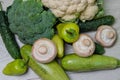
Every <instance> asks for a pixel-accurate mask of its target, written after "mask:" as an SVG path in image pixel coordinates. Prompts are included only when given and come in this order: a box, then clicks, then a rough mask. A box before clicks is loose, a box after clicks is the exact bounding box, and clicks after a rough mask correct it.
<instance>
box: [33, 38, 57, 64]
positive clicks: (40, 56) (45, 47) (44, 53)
mask: <svg viewBox="0 0 120 80" xmlns="http://www.w3.org/2000/svg"><path fill="white" fill-rule="evenodd" d="M56 55H57V49H56V46H55V44H54V43H53V42H52V41H51V40H49V39H47V38H41V39H39V40H37V41H36V42H35V43H34V44H33V47H32V56H33V57H34V58H35V59H36V60H38V61H39V62H41V63H48V62H51V61H52V60H53V59H54V58H55V57H56Z"/></svg>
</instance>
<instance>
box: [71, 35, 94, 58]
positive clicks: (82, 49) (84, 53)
mask: <svg viewBox="0 0 120 80" xmlns="http://www.w3.org/2000/svg"><path fill="white" fill-rule="evenodd" d="M73 49H74V51H75V53H76V54H77V55H79V56H81V57H88V56H90V55H92V54H93V53H94V51H95V43H94V42H93V40H92V39H91V38H90V36H88V35H87V34H81V35H80V37H79V39H78V40H77V41H76V42H74V43H73Z"/></svg>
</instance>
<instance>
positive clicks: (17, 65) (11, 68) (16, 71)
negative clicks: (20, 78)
mask: <svg viewBox="0 0 120 80" xmlns="http://www.w3.org/2000/svg"><path fill="white" fill-rule="evenodd" d="M27 69H28V67H27V64H26V62H25V61H24V60H23V59H15V60H14V61H12V62H10V63H8V64H7V65H6V67H5V68H4V69H3V74H5V75H10V76H15V75H22V74H24V73H25V72H26V71H27Z"/></svg>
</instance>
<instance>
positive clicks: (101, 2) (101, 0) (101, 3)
mask: <svg viewBox="0 0 120 80" xmlns="http://www.w3.org/2000/svg"><path fill="white" fill-rule="evenodd" d="M97 6H98V8H99V10H98V13H97V14H96V16H95V19H97V18H100V17H103V16H104V15H105V11H104V0H97Z"/></svg>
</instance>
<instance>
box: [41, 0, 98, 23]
mask: <svg viewBox="0 0 120 80" xmlns="http://www.w3.org/2000/svg"><path fill="white" fill-rule="evenodd" d="M41 1H42V3H43V5H44V6H46V7H48V8H49V9H50V10H51V11H52V13H53V14H54V15H55V16H56V17H58V18H60V19H62V20H64V21H72V20H75V19H77V18H78V17H79V16H80V19H81V20H91V19H93V17H94V16H95V14H96V13H97V12H98V7H97V5H96V0H41ZM89 7H90V9H89ZM86 9H87V10H86ZM94 9H95V10H94ZM88 11H91V12H90V14H89V13H88ZM91 13H92V14H91ZM81 14H82V15H81ZM84 14H85V15H84Z"/></svg>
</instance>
